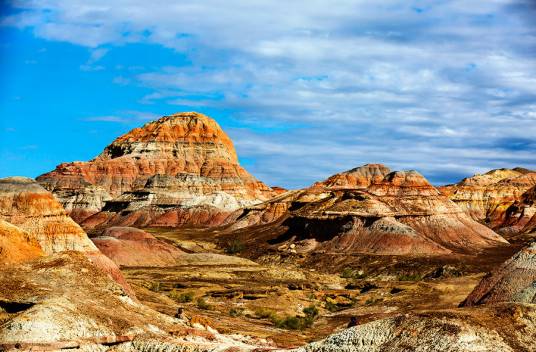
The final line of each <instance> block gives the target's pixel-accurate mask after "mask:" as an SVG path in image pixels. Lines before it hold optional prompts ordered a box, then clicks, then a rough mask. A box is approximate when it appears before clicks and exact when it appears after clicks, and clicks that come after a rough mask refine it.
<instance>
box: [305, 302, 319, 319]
mask: <svg viewBox="0 0 536 352" xmlns="http://www.w3.org/2000/svg"><path fill="white" fill-rule="evenodd" d="M303 313H304V314H305V316H307V317H312V318H313V319H314V318H316V317H318V314H319V312H318V308H316V306H315V305H314V304H311V305H310V306H309V307H305V308H303Z"/></svg>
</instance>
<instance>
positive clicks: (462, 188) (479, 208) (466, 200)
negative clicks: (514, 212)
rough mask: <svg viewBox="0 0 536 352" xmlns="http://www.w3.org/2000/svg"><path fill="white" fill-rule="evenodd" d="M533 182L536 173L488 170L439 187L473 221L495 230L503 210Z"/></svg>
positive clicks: (529, 171) (498, 227)
mask: <svg viewBox="0 0 536 352" xmlns="http://www.w3.org/2000/svg"><path fill="white" fill-rule="evenodd" d="M535 185H536V172H534V171H531V170H527V169H522V168H515V169H497V170H491V171H489V172H487V173H485V174H483V175H475V176H472V177H468V178H465V179H463V180H462V181H460V182H459V183H457V184H454V185H448V186H443V187H440V188H439V190H440V191H441V192H442V193H443V194H445V195H447V196H448V197H449V198H450V199H451V200H452V201H453V202H455V203H456V204H457V205H458V206H459V207H460V208H462V209H463V210H464V211H465V212H467V214H469V216H471V217H472V218H473V219H474V220H476V221H479V222H482V223H485V224H486V225H487V226H489V227H491V228H492V229H495V230H499V229H501V227H503V226H504V223H505V221H506V220H507V219H506V217H507V209H508V208H509V207H510V206H511V205H512V204H514V203H515V202H518V201H520V199H521V196H522V194H523V193H524V192H526V191H527V190H528V189H530V188H531V187H534V186H535Z"/></svg>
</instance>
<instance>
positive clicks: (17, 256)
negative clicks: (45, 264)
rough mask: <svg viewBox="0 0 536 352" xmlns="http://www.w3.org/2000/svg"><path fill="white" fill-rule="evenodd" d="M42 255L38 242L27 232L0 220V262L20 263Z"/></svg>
mask: <svg viewBox="0 0 536 352" xmlns="http://www.w3.org/2000/svg"><path fill="white" fill-rule="evenodd" d="M43 255H44V253H43V250H42V249H41V246H40V245H39V242H37V240H36V239H35V238H33V237H32V236H31V235H30V234H29V233H27V232H25V231H22V230H21V229H19V228H18V227H17V226H14V225H11V224H10V223H8V222H5V221H4V220H0V264H13V263H21V262H25V261H28V260H32V259H35V258H38V257H41V256H43Z"/></svg>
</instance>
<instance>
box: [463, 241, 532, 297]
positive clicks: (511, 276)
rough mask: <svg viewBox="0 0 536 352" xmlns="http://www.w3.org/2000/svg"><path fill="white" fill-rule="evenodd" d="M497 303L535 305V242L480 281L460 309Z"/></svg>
mask: <svg viewBox="0 0 536 352" xmlns="http://www.w3.org/2000/svg"><path fill="white" fill-rule="evenodd" d="M498 302H521V303H536V242H534V243H532V244H530V245H528V246H526V247H525V248H523V249H522V250H521V251H519V252H518V253H516V254H515V255H514V256H513V257H512V258H510V259H509V260H507V261H506V262H505V263H504V264H503V265H501V266H500V267H499V268H498V269H497V270H495V271H494V272H493V273H491V274H489V275H488V276H486V277H485V278H484V279H482V281H481V282H480V283H479V284H478V285H477V287H475V289H474V290H473V292H472V293H471V294H470V295H469V296H468V297H467V298H466V300H465V301H464V302H463V303H462V305H463V306H474V305H480V304H494V303H498Z"/></svg>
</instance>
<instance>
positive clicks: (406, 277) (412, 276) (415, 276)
mask: <svg viewBox="0 0 536 352" xmlns="http://www.w3.org/2000/svg"><path fill="white" fill-rule="evenodd" d="M420 280H422V275H421V274H415V273H413V274H404V275H400V276H399V277H398V281H420Z"/></svg>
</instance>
